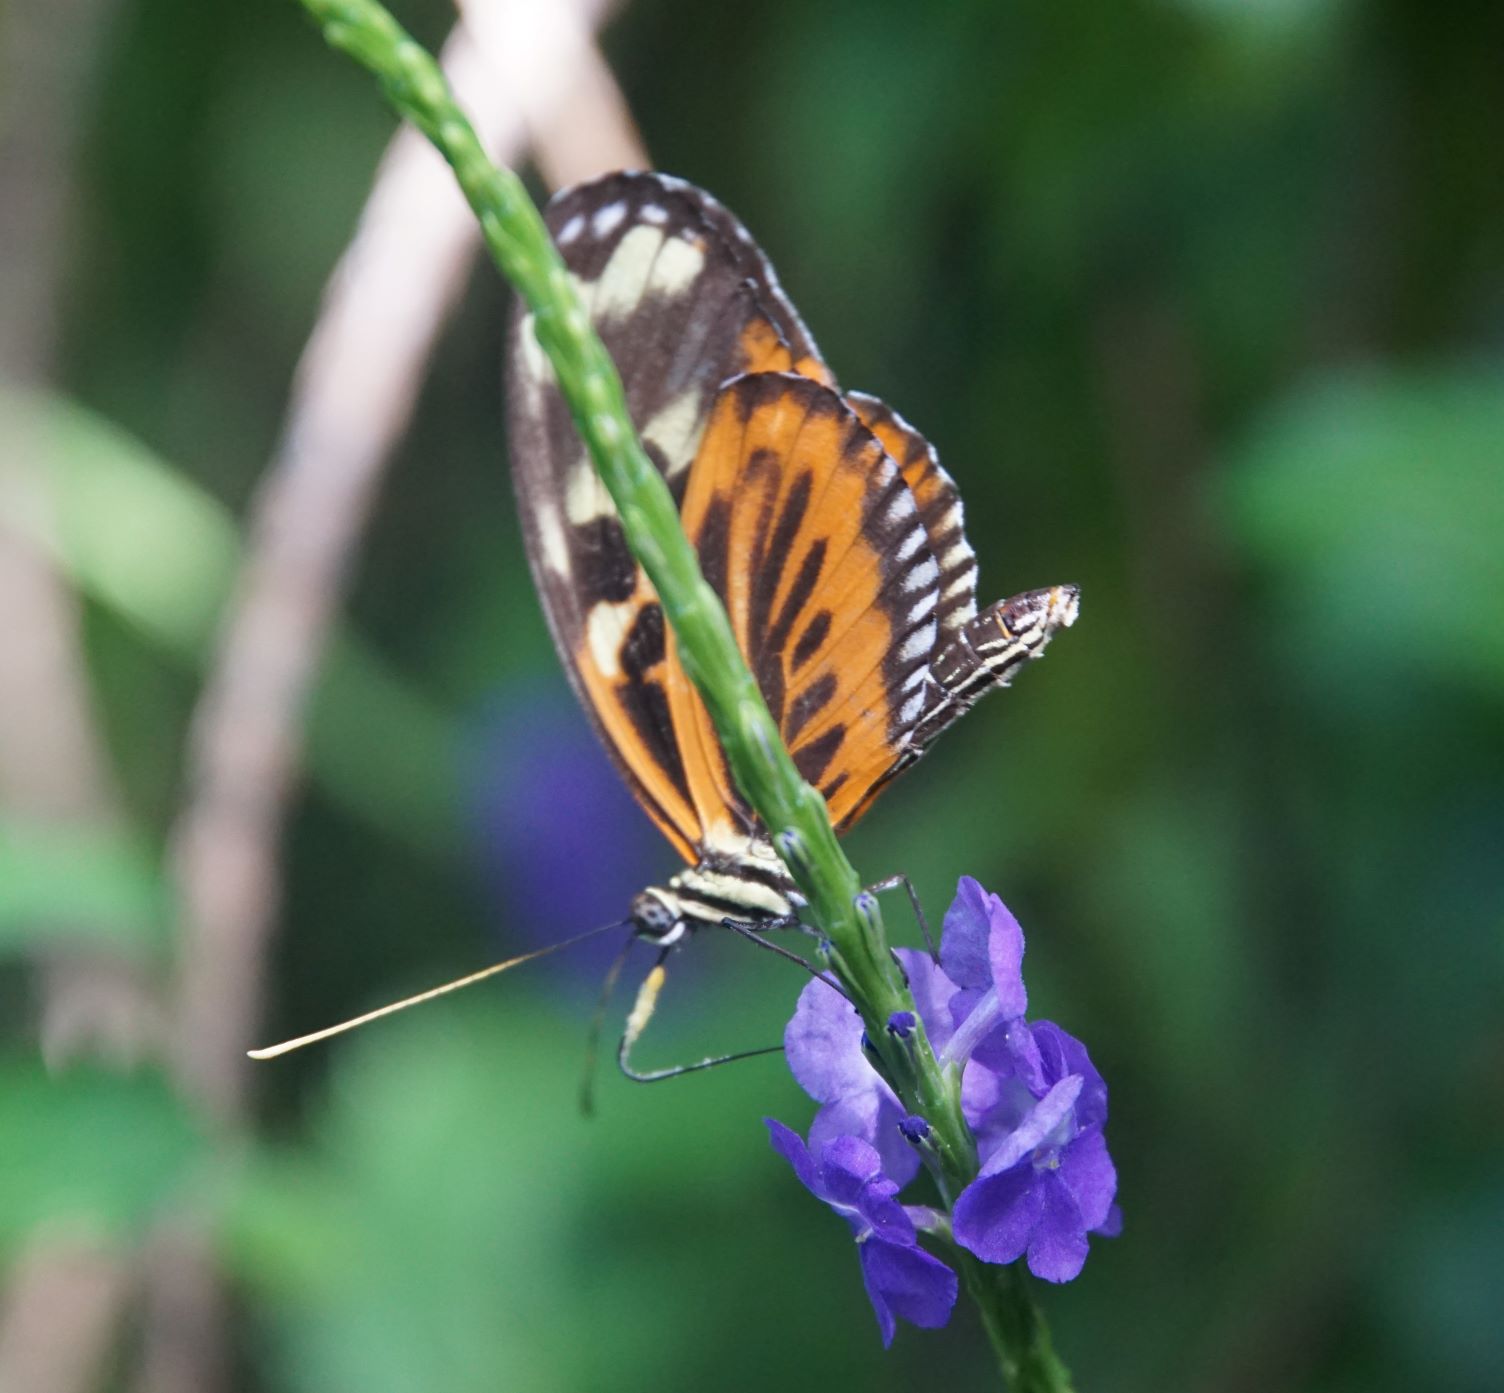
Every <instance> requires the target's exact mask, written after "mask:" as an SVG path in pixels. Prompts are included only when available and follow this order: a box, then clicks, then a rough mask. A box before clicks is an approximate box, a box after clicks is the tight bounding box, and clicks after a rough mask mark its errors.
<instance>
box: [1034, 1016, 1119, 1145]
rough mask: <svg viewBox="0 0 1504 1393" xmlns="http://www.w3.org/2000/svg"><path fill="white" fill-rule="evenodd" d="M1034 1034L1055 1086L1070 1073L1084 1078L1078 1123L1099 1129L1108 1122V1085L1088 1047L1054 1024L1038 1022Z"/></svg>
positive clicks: (1078, 1109)
mask: <svg viewBox="0 0 1504 1393" xmlns="http://www.w3.org/2000/svg"><path fill="white" fill-rule="evenodd" d="M1029 1029H1030V1030H1031V1031H1032V1032H1033V1037H1034V1043H1035V1044H1036V1046H1037V1047H1038V1051H1039V1058H1040V1061H1041V1064H1042V1067H1043V1070H1044V1074H1045V1076H1046V1077H1047V1078H1048V1079H1049V1081H1050V1082H1051V1083H1053V1082H1054V1081H1055V1080H1056V1079H1063V1078H1064V1077H1065V1076H1066V1075H1067V1074H1079V1075H1080V1076H1081V1080H1082V1084H1081V1098H1080V1101H1079V1102H1077V1104H1076V1120H1077V1121H1078V1122H1079V1123H1080V1124H1081V1126H1082V1128H1083V1129H1084V1128H1087V1127H1094V1126H1100V1125H1101V1124H1102V1123H1104V1122H1106V1121H1107V1085H1106V1084H1105V1083H1104V1082H1103V1081H1102V1076H1101V1074H1099V1073H1098V1072H1097V1070H1096V1066H1095V1065H1093V1064H1092V1062H1091V1057H1090V1056H1089V1055H1088V1054H1087V1053H1086V1046H1085V1045H1083V1044H1082V1043H1081V1042H1080V1041H1079V1040H1078V1039H1076V1037H1075V1036H1074V1035H1072V1034H1070V1033H1069V1032H1067V1031H1064V1030H1062V1029H1061V1028H1060V1027H1059V1026H1058V1025H1056V1024H1055V1022H1054V1021H1035V1022H1034V1024H1033V1025H1032V1026H1030V1027H1029Z"/></svg>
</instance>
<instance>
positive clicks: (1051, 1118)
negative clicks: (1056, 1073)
mask: <svg viewBox="0 0 1504 1393" xmlns="http://www.w3.org/2000/svg"><path fill="white" fill-rule="evenodd" d="M1080 1092H1081V1077H1080V1075H1078V1074H1072V1075H1071V1076H1070V1078H1068V1079H1061V1080H1060V1082H1059V1083H1057V1084H1056V1085H1055V1086H1054V1087H1053V1088H1052V1089H1051V1090H1050V1091H1049V1092H1048V1093H1046V1094H1045V1095H1044V1097H1043V1098H1041V1099H1040V1100H1039V1101H1038V1102H1037V1103H1036V1104H1035V1105H1034V1106H1033V1108H1032V1109H1030V1111H1029V1115H1028V1116H1027V1117H1025V1118H1024V1120H1023V1121H1022V1122H1021V1123H1019V1125H1018V1126H1017V1127H1015V1128H1014V1129H1013V1131H1011V1132H1009V1133H1008V1135H1007V1136H1006V1137H1004V1138H1003V1141H1002V1143H1001V1144H1000V1145H999V1146H998V1148H997V1150H995V1151H994V1152H993V1153H992V1154H991V1155H990V1156H988V1157H987V1158H986V1159H985V1160H984V1161H983V1162H982V1170H981V1174H982V1175H984V1176H987V1175H996V1174H997V1173H998V1172H999V1171H1005V1170H1010V1169H1012V1167H1014V1166H1016V1165H1018V1164H1019V1163H1020V1162H1021V1161H1023V1160H1025V1158H1027V1157H1030V1156H1032V1155H1033V1153H1034V1152H1035V1151H1036V1150H1037V1149H1038V1148H1039V1147H1041V1146H1043V1145H1045V1144H1046V1142H1049V1141H1051V1140H1053V1139H1054V1138H1055V1137H1056V1134H1057V1133H1058V1132H1060V1131H1061V1129H1062V1128H1065V1127H1068V1126H1070V1125H1071V1122H1072V1116H1071V1110H1072V1109H1073V1108H1074V1107H1075V1104H1076V1098H1077V1097H1078V1096H1079V1095H1080ZM1070 1140H1071V1138H1070V1137H1068V1136H1062V1137H1060V1138H1059V1140H1058V1142H1057V1143H1056V1144H1057V1145H1063V1144H1064V1143H1065V1142H1068V1141H1070Z"/></svg>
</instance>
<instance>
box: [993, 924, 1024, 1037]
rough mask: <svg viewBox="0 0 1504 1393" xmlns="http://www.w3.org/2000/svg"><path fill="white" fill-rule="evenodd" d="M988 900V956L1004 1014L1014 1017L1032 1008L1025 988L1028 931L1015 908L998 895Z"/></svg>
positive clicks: (995, 988) (1010, 1017) (994, 985)
mask: <svg viewBox="0 0 1504 1393" xmlns="http://www.w3.org/2000/svg"><path fill="white" fill-rule="evenodd" d="M987 900H988V904H987V916H988V919H989V920H990V921H991V932H990V933H989V934H988V935H987V960H988V962H989V964H990V965H991V969H992V986H993V989H994V990H995V991H996V992H997V1000H998V1005H999V1007H1000V1008H1001V1010H1002V1013H1003V1015H1004V1016H1006V1017H1008V1018H1009V1019H1012V1018H1013V1017H1015V1016H1021V1015H1023V1014H1024V1012H1025V1011H1027V1010H1028V1009H1029V993H1028V992H1027V991H1026V990H1025V988H1024V931H1023V930H1022V929H1021V928H1019V926H1018V920H1017V919H1015V918H1014V917H1013V911H1012V910H1011V909H1009V908H1008V906H1007V905H1005V904H1004V903H1003V902H1002V901H1001V900H1000V899H998V897H997V896H996V895H989V896H988V897H987Z"/></svg>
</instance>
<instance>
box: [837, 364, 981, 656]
mask: <svg viewBox="0 0 1504 1393" xmlns="http://www.w3.org/2000/svg"><path fill="white" fill-rule="evenodd" d="M846 402H847V405H849V406H850V407H851V409H852V410H853V411H855V412H856V414H857V416H858V417H859V418H860V420H861V422H862V424H863V425H864V426H866V427H867V429H868V430H870V431H871V432H872V433H873V434H874V435H875V436H877V438H878V439H879V440H880V441H882V443H883V448H884V449H885V450H886V451H887V452H888V453H889V454H890V455H891V456H892V457H893V460H894V462H895V463H896V464H897V465H898V468H899V472H900V473H902V475H903V478H904V482H905V483H906V484H907V485H908V486H909V491H910V492H911V493H912V494H913V495H914V502H915V503H916V504H917V505H918V507H919V517H920V520H921V521H922V522H923V523H924V530H925V532H926V534H927V535H928V536H929V541H930V550H931V551H932V552H933V553H934V556H935V561H936V563H937V564H938V565H939V567H940V607H939V611H938V615H937V617H938V619H939V622H940V632H941V633H942V635H950V634H953V633H955V632H956V631H957V630H959V629H961V628H962V627H963V626H964V625H965V624H966V623H967V621H968V620H970V619H972V618H974V617H975V615H976V612H977V558H976V553H975V552H973V551H972V549H971V543H970V542H968V541H967V540H966V531H965V527H964V525H963V522H964V520H963V516H962V508H961V494H960V490H958V489H957V488H956V483H955V480H954V479H952V478H951V477H950V475H949V474H947V473H946V472H945V470H944V469H943V468H942V467H941V465H940V457H939V456H938V455H937V454H936V453H935V447H934V446H933V445H931V444H930V443H929V441H928V440H926V439H925V438H924V437H923V436H922V435H920V434H919V432H918V431H917V430H915V429H914V427H913V426H911V425H910V424H909V423H908V422H907V421H905V420H904V418H903V417H902V416H900V415H899V414H898V413H897V412H896V411H894V410H893V408H892V407H891V406H889V405H888V404H887V403H886V402H882V401H879V400H878V399H877V398H876V397H872V396H868V395H867V394H866V393H865V392H847V393H846Z"/></svg>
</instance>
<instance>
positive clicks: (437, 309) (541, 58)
mask: <svg viewBox="0 0 1504 1393" xmlns="http://www.w3.org/2000/svg"><path fill="white" fill-rule="evenodd" d="M604 8H605V6H604V3H603V2H602V0H585V2H584V3H582V4H580V5H579V6H578V7H574V6H569V5H559V4H541V3H536V0H490V2H489V3H485V2H484V0H470V3H469V4H467V6H466V10H465V15H466V18H465V25H466V26H467V27H465V28H460V29H457V30H456V31H455V33H454V34H453V36H452V37H451V38H450V40H449V42H448V44H447V45H446V46H445V49H444V55H443V61H444V66H445V69H446V71H447V72H448V73H449V75H450V79H451V81H452V82H453V83H454V85H455V87H456V89H457V91H458V92H459V94H460V97H461V100H462V101H464V103H465V104H466V106H467V107H468V108H469V110H470V112H471V114H472V116H473V118H474V120H475V123H476V126H477V129H478V130H479V131H480V133H481V136H482V138H483V140H484V141H485V142H486V144H487V147H488V149H489V150H491V151H492V153H493V154H494V155H495V156H497V157H498V158H500V159H501V160H503V161H511V160H515V159H516V157H517V155H518V152H519V151H520V150H521V149H522V148H523V147H524V146H525V145H526V143H527V140H528V137H529V135H531V136H532V139H533V141H534V144H535V145H536V147H537V149H538V151H539V162H540V164H542V165H544V166H545V167H546V168H548V169H550V170H553V171H556V172H558V173H568V174H569V175H570V176H571V177H579V176H581V175H583V174H585V173H589V172H598V170H599V169H601V168H605V167H612V166H615V165H616V164H618V163H627V164H641V163H643V162H644V161H643V159H642V156H641V151H640V148H639V147H638V145H637V143H636V139H635V135H634V134H633V132H632V130H631V126H630V122H629V120H628V118H627V115H626V112H625V108H624V106H623V105H622V102H621V99H620V96H619V94H618V93H617V92H616V88H615V84H614V83H613V82H612V80H611V78H610V75H609V73H608V72H607V71H606V69H605V66H604V63H603V61H602V60H601V59H600V57H599V55H598V53H596V52H595V50H594V45H593V44H592V43H591V42H590V40H589V30H588V28H586V27H585V26H587V25H590V24H593V23H595V22H597V21H598V19H599V18H600V15H601V13H602V11H603V10H604ZM566 21H569V22H566ZM472 30H473V32H474V35H475V37H474V38H472V37H471V31H472ZM534 42H535V43H536V47H534V46H530V45H531V44H533V43H534ZM582 54H584V55H588V56H587V57H586V58H585V59H584V60H583V61H582V57H581V55H582ZM498 65H502V71H500V72H498V71H497V68H498ZM587 120H599V121H601V122H603V123H604V124H603V125H602V126H601V127H597V128H595V129H589V130H587V129H582V123H583V122H585V121H587ZM556 132H557V133H558V139H557V142H556V139H555V134H556ZM586 150H591V151H594V152H596V155H597V158H596V160H595V161H593V162H592V161H588V160H587V157H586V155H585V154H584V152H585V151H586ZM477 246H478V234H477V232H476V228H475V224H474V220H473V218H472V217H471V215H470V212H469V210H468V208H466V206H465V204H464V201H463V199H462V198H461V197H460V195H459V193H458V192H457V191H456V190H455V188H454V185H453V181H452V179H451V178H450V175H449V171H448V170H447V169H446V168H445V167H444V166H443V164H442V163H441V162H440V161H439V159H438V157H437V156H436V155H435V154H434V153H433V151H432V149H431V148H430V147H429V146H428V145H427V143H426V142H425V141H423V140H422V138H421V137H419V136H418V135H417V134H416V133H415V132H413V131H410V130H403V131H401V132H399V133H398V135H397V136H396V138H395V139H394V140H393V141H392V144H391V146H390V148H389V149H388V151H387V153H386V155H385V156H384V157H383V159H382V162H381V167H380V170H379V171H378V174H377V178H376V183H375V187H374V188H373V190H372V193H371V196H370V199H369V200H368V202H367V204H366V207H365V210H364V212H363V213H362V215H361V220H360V226H359V228H358V230H357V232H356V235H355V239H354V240H353V241H352V243H351V244H350V246H349V248H348V249H347V250H346V252H345V254H344V256H343V257H342V258H341V260H340V263H339V265H338V267H337V268H336V269H335V272H334V275H333V277H332V278H331V281H330V284H329V288H328V291H327V293H326V297H325V301H324V307H323V310H322V312H321V313H320V316H319V320H318V323H317V324H316V326H315V327H314V331H313V334H312V336H311V337H310V339H309V342H308V346H307V348H306V349H305V350H304V353H303V357H302V360H301V362H300V363H299V365H298V370H297V376H296V380H295V382H294V385H293V392H292V401H291V404H290V406H289V409H288V414H287V420H286V425H285V429H284V432H283V437H282V443H281V446H280V447H279V449H278V452H277V454H276V456H275V457H274V458H273V460H272V462H271V464H270V466H269V468H268V470H267V474H266V477H265V479H264V481H263V483H262V485H261V488H260V490H259V492H258V494H257V497H256V499H255V502H254V504H253V506H252V515H251V521H250V524H249V529H248V530H249V542H248V556H247V560H246V563H245V567H244V570H243V572H242V575H241V578H240V582H239V586H238V592H237V594H236V597H235V599H234V600H233V601H232V605H231V610H230V614H229V615H228V617H227V618H226V621H225V625H224V630H223V635H222V639H221V642H220V646H219V655H218V659H217V661H216V663H215V665H214V668H213V671H212V673H211V676H210V678H209V681H208V683H207V684H206V687H205V690H204V692H203V695H202V697H201V698H200V702H199V706H198V710H197V712H196V714H195V718H194V726H193V734H192V747H191V751H190V758H189V784H188V791H187V801H186V805H185V807H184V811H183V814H182V817H181V819H180V820H179V822H178V825H177V828H176V830H175V834H174V837H173V858H174V870H175V875H176V878H177V882H178V886H179V891H180V899H181V907H182V916H183V920H182V930H183V938H182V977H181V981H180V984H179V994H178V1023H177V1032H176V1050H175V1058H176V1062H177V1066H178V1068H179V1070H180V1072H181V1075H182V1077H183V1079H184V1080H185V1082H186V1083H187V1085H188V1087H189V1088H190V1090H191V1092H192V1093H193V1094H194V1095H195V1096H196V1097H198V1098H199V1099H200V1101H201V1102H202V1103H203V1104H204V1106H205V1107H206V1108H207V1109H208V1110H209V1112H210V1114H211V1115H212V1116H214V1117H216V1118H217V1119H219V1120H220V1121H222V1122H230V1121H233V1120H234V1119H236V1118H238V1117H239V1115H240V1113H241V1111H242V1108H243V1105H244V1093H245V1088H246V1077H247V1075H246V1070H247V1061H246V1059H245V1051H246V1050H247V1049H248V1048H249V1047H250V1046H251V1045H252V1044H253V1043H254V1041H253V1039H252V1033H253V1030H254V1026H255V1024H256V1022H257V1021H258V1020H259V1019H260V1015H261V1005H262V959H263V955H264V952H265V949H266V943H267V938H268V935H269V932H270V928H271V924H272V921H273V919H274V917H275V914H276V908H277V894H278V891H277V838H278V833H279V828H280V825H281V820H282V813H283V809H284V807H285V805H286V802H287V798H288V796H289V792H290V789H291V787H292V784H293V781H294V779H295V777H296V767H297V762H298V761H297V750H298V745H299V743H300V737H301V721H302V715H303V711H304V707H305V703H306V700H307V696H308V692H309V688H310V685H311V683H312V681H313V677H314V674H315V671H316V669H317V665H318V661H319V656H320V654H321V652H322V649H323V645H324V642H325V640H326V638H327V635H328V630H329V623H330V618H331V616H332V614H333V612H334V610H335V608H336V607H337V604H338V600H339V595H340V593H341V591H342V589H343V585H344V580H345V576H346V573H347V571H348V568H349V565H350V558H351V556H352V555H353V553H354V551H355V549H356V547H357V544H358V541H359V538H360V535H361V532H362V529H363V527H364V525H365V521H366V518H367V516H368V514H369V510H370V506H371V501H372V498H373V496H374V493H375V490H376V488H377V486H378V483H379V480H380V476H381V471H382V468H383V467H384V466H385V464H386V461H387V460H388V458H389V457H390V455H391V451H392V449H393V447H394V445H395V443H396V441H397V440H398V439H399V438H400V436H401V434H402V432H403V430H404V429H405V428H406V425H407V422H408V420H409V418H410V416H411V413H412V407H413V402H414V400H415V398H416V395H417V392H418V389H419V387H420V385H421V383H422V379H423V370H424V366H425V364H426V362H427V359H428V355H429V352H430V350H431V348H432V345H433V342H434V340H435V338H436V337H437V335H438V332H439V329H440V327H441V326H442V324H443V322H444V320H445V318H446V316H447V314H448V312H449V310H450V308H451V307H452V305H453V304H454V301H455V299H456V298H457V296H458V294H459V292H460V290H461V288H462V287H463V285H464V281H465V277H466V275H467V273H468V270H469V267H470V264H471V260H472V257H473V254H474V252H475V250H476V248H477Z"/></svg>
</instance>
